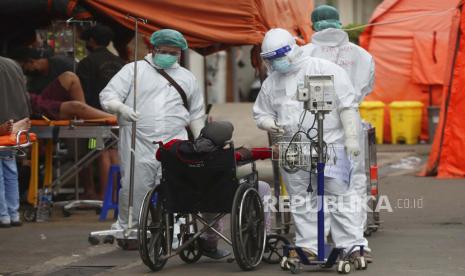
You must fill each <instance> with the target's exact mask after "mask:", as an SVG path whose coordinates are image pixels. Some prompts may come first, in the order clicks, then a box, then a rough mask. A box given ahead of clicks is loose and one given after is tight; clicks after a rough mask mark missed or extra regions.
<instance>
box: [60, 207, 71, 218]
mask: <svg viewBox="0 0 465 276" xmlns="http://www.w3.org/2000/svg"><path fill="white" fill-rule="evenodd" d="M61 211H62V213H63V216H64V217H65V218H67V217H69V216H71V212H70V211H68V210H66V208H65V207H63V208H62V209H61Z"/></svg>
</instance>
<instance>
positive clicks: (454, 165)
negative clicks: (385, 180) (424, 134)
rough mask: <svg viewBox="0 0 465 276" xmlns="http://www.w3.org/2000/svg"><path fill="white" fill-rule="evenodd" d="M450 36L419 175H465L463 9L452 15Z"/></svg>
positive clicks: (464, 25)
mask: <svg viewBox="0 0 465 276" xmlns="http://www.w3.org/2000/svg"><path fill="white" fill-rule="evenodd" d="M454 19H455V20H454V24H453V26H456V28H455V29H454V30H453V32H452V33H451V39H450V42H451V43H450V47H449V49H450V51H449V52H450V57H451V58H450V61H451V62H450V67H449V68H450V70H448V73H447V77H446V81H445V83H444V85H445V87H444V96H443V102H442V112H441V115H440V121H439V125H438V128H437V130H436V134H435V137H434V142H433V146H432V149H431V153H430V156H429V160H428V163H427V165H426V169H425V171H424V172H423V174H422V175H428V176H431V175H437V176H438V177H440V178H449V177H465V162H464V158H463V150H464V149H465V120H464V118H463V112H464V110H465V36H464V34H465V13H464V12H463V6H461V13H458V14H457V16H456V17H455V18H454Z"/></svg>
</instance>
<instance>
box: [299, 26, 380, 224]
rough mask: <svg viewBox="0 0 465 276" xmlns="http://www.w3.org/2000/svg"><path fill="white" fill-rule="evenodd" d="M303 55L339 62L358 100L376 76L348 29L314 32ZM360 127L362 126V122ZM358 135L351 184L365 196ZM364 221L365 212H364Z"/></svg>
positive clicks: (363, 135) (369, 89)
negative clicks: (350, 36)
mask: <svg viewBox="0 0 465 276" xmlns="http://www.w3.org/2000/svg"><path fill="white" fill-rule="evenodd" d="M302 50H303V51H304V54H305V55H308V56H311V57H317V58H322V59H326V60H329V61H331V62H333V63H336V64H337V65H339V66H341V67H342V68H343V69H344V70H345V71H346V72H347V74H348V75H349V78H350V80H351V81H352V85H353V86H354V88H355V93H356V97H357V103H358V104H360V103H361V102H362V101H363V99H364V98H365V97H366V96H367V95H368V94H370V93H371V92H372V91H373V84H374V80H375V63H374V60H373V57H372V56H371V55H370V54H369V53H368V52H367V51H366V50H365V49H363V48H361V47H360V46H358V45H355V44H354V43H351V42H349V37H348V35H347V33H346V32H345V31H343V30H340V29H334V28H329V29H325V30H322V31H319V32H316V33H314V34H313V36H312V42H311V43H310V44H307V45H305V46H303V47H302ZM360 129H363V127H362V126H361V127H360ZM360 134H361V135H360V136H359V138H360V139H359V143H360V156H358V157H357V158H354V159H353V160H352V161H353V168H352V172H351V187H352V188H353V189H356V190H357V194H359V195H360V196H361V197H363V198H365V197H366V195H367V185H368V179H367V177H366V172H365V146H364V145H365V141H366V132H365V131H362V132H361V133H360ZM362 215H363V224H364V225H365V223H366V219H367V213H366V212H364V213H363V214H362Z"/></svg>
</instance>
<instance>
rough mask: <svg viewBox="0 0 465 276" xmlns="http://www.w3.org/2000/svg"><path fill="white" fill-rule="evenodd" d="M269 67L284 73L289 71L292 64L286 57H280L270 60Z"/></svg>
mask: <svg viewBox="0 0 465 276" xmlns="http://www.w3.org/2000/svg"><path fill="white" fill-rule="evenodd" d="M271 67H272V68H273V70H275V71H277V72H279V73H282V74H285V73H288V72H289V71H291V69H292V64H291V63H290V61H289V59H288V58H287V57H281V58H277V59H274V60H273V61H271Z"/></svg>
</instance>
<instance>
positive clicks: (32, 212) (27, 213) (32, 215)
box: [23, 205, 37, 222]
mask: <svg viewBox="0 0 465 276" xmlns="http://www.w3.org/2000/svg"><path fill="white" fill-rule="evenodd" d="M36 217H37V209H36V208H34V207H32V206H29V205H27V206H25V207H24V211H23V219H24V221H27V222H33V221H35V220H36Z"/></svg>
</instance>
